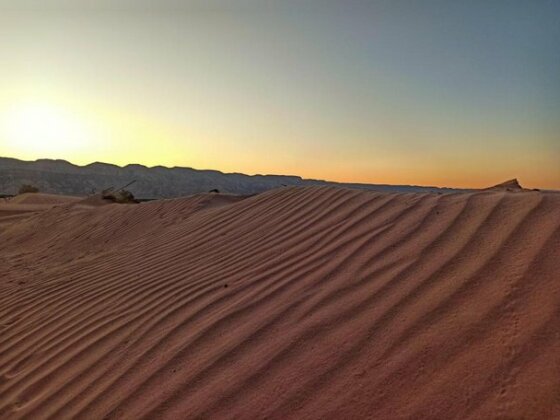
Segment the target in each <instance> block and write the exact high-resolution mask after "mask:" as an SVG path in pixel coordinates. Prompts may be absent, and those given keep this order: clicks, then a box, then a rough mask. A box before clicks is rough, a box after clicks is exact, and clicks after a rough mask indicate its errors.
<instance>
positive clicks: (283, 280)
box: [0, 187, 560, 419]
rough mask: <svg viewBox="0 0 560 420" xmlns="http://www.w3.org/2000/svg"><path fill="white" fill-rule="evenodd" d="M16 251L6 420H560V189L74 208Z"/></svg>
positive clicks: (311, 195)
mask: <svg viewBox="0 0 560 420" xmlns="http://www.w3.org/2000/svg"><path fill="white" fill-rule="evenodd" d="M21 204H23V203H21ZM37 204H40V203H37ZM12 216H13V215H12ZM0 239H1V243H0V262H1V263H2V267H3V270H2V271H3V273H4V274H5V276H4V277H2V279H1V280H0V417H1V418H29V419H37V418H56V419H60V418H71V417H73V418H88V419H90V418H104V417H108V418H127V419H128V418H129V419H137V418H248V419H249V418H265V417H267V418H277V419H285V418H363V417H372V418H399V419H403V418H407V419H408V418H415V419H417V418H461V419H462V418H472V419H480V418H535V419H537V418H559V417H560V194H555V193H541V192H523V193H516V194H513V193H509V192H507V191H484V192H473V193H461V194H447V195H437V194H412V193H410V194H384V193H373V192H365V191H358V190H350V189H342V188H340V189H339V188H331V187H306V188H298V187H288V188H282V189H277V190H272V191H268V192H266V193H263V194H259V195H256V196H251V197H246V198H242V197H241V198H239V197H234V196H224V195H221V194H201V195H198V196H193V197H190V198H184V199H173V200H164V201H153V202H148V203H143V204H139V205H116V204H110V205H106V206H94V205H87V203H86V204H84V203H83V202H82V203H80V202H73V201H72V202H70V201H66V202H65V203H61V205H57V206H54V207H52V206H51V207H50V208H49V209H43V211H41V212H35V213H32V214H30V215H28V217H26V218H25V219H16V220H14V221H11V222H10V223H7V224H6V225H4V228H3V232H2V231H0Z"/></svg>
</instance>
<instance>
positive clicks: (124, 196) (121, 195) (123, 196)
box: [102, 190, 138, 204]
mask: <svg viewBox="0 0 560 420" xmlns="http://www.w3.org/2000/svg"><path fill="white" fill-rule="evenodd" d="M102 196H103V198H104V199H105V200H111V201H113V202H114V203H119V204H127V203H138V201H137V200H136V199H135V198H134V195H133V194H132V193H131V192H130V191H128V190H118V191H113V190H105V191H103V193H102Z"/></svg>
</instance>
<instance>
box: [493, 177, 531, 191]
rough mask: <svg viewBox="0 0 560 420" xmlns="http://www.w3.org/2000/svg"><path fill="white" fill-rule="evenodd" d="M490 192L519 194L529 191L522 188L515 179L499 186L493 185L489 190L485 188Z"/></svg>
mask: <svg viewBox="0 0 560 420" xmlns="http://www.w3.org/2000/svg"><path fill="white" fill-rule="evenodd" d="M486 190H490V191H509V192H520V191H531V190H529V189H527V188H523V187H522V186H521V184H520V183H519V181H518V180H517V178H513V179H510V180H508V181H505V182H502V183H500V184H497V185H494V186H492V187H490V188H486Z"/></svg>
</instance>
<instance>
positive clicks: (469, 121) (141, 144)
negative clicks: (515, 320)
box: [0, 0, 560, 188]
mask: <svg viewBox="0 0 560 420" xmlns="http://www.w3.org/2000/svg"><path fill="white" fill-rule="evenodd" d="M559 15H560V3H559V2H557V1H545V0H539V1H467V2H463V1H435V0H428V1H344V2H335V1H288V2H280V1H278V2H264V1H254V2H251V1H245V2H243V1H237V2H235V1H229V2H225V1H224V2H217V1H211V2H206V1H182V2H180V1H157V2H156V1H153V2H152V1H111V2H109V1H95V2H94V1H91V2H90V1H66V2H64V1H58V2H56V1H21V0H17V1H16V0H13V1H8V0H0V57H1V59H2V61H1V67H0V155H1V156H9V157H16V158H20V159H37V158H60V159H66V160H68V161H71V162H73V163H77V164H87V163H90V162H94V161H103V162H110V163H115V164H119V165H124V164H128V163H141V164H144V165H149V166H152V165H166V166H175V165H177V166H189V167H194V168H201V169H202V168H211V169H218V170H222V171H227V172H244V173H249V174H254V173H277V174H297V175H301V176H304V177H308V178H321V179H329V180H336V181H352V182H374V183H393V184H397V183H398V184H421V185H438V186H455V187H482V186H488V185H492V184H495V183H497V182H499V181H502V180H504V179H509V178H513V177H517V178H519V179H520V180H521V181H522V182H523V183H524V185H527V186H530V187H541V188H560V169H559V168H560V165H559V164H558V162H560V137H559V136H560V134H559V133H560V83H559V78H558V75H559V74H560V48H558V45H559V44H560V24H559V21H558V16H559Z"/></svg>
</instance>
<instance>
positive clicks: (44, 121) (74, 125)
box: [0, 102, 88, 156]
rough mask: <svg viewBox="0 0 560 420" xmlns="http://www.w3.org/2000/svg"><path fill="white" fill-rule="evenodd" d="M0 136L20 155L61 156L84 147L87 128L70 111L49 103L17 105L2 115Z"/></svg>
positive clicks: (86, 138) (86, 140)
mask: <svg viewBox="0 0 560 420" xmlns="http://www.w3.org/2000/svg"><path fill="white" fill-rule="evenodd" d="M2 114H3V116H2V119H1V121H0V123H1V126H0V129H1V130H2V137H3V138H4V141H7V143H8V144H11V145H12V147H13V149H15V150H19V152H21V153H33V154H38V155H44V156H47V155H57V154H58V155H63V154H65V153H67V152H68V151H69V150H75V149H79V148H81V147H85V146H87V143H88V129H87V127H86V126H85V124H84V123H83V122H82V121H80V119H79V118H78V117H77V116H76V115H74V114H73V113H72V112H70V111H68V110H66V109H64V108H62V107H60V106H57V105H53V104H48V103H40V102H36V103H20V104H14V105H13V106H12V107H10V108H9V109H7V110H6V111H5V112H3V113H2Z"/></svg>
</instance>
